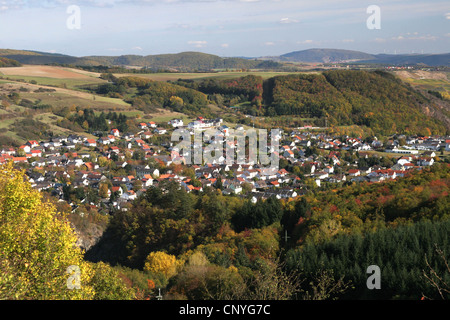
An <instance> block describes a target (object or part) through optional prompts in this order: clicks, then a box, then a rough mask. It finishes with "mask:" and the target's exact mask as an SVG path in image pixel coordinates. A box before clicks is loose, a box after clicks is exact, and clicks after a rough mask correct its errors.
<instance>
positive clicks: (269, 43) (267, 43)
mask: <svg viewBox="0 0 450 320" xmlns="http://www.w3.org/2000/svg"><path fill="white" fill-rule="evenodd" d="M264 45H265V46H274V45H275V42H272V41H268V42H265V43H264Z"/></svg>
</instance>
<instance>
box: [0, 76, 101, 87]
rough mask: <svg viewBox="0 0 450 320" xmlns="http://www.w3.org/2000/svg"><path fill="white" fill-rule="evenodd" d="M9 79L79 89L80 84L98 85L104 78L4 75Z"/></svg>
mask: <svg viewBox="0 0 450 320" xmlns="http://www.w3.org/2000/svg"><path fill="white" fill-rule="evenodd" d="M4 77H7V78H8V79H11V80H16V81H21V80H23V81H26V82H31V81H33V82H36V84H38V85H42V86H51V87H57V88H67V89H72V90H80V88H81V87H82V86H87V85H98V84H101V83H105V81H104V80H101V79H96V78H92V79H57V78H49V77H36V76H16V75H9V76H4Z"/></svg>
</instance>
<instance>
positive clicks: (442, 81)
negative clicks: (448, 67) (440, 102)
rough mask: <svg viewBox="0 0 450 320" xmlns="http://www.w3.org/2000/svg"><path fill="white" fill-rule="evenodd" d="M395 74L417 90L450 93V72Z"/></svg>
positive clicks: (406, 72) (407, 72) (418, 71)
mask: <svg viewBox="0 0 450 320" xmlns="http://www.w3.org/2000/svg"><path fill="white" fill-rule="evenodd" d="M395 74H396V75H397V76H398V77H400V78H401V79H402V80H404V81H405V82H407V83H409V84H411V85H412V86H413V87H415V88H417V89H423V90H435V91H440V92H447V93H450V81H449V75H450V74H449V73H448V72H439V71H435V72H431V71H421V70H417V71H397V72H395Z"/></svg>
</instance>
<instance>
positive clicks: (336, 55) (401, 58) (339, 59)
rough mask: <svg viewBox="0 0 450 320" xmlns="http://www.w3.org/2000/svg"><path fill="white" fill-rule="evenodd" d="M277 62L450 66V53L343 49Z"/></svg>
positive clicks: (306, 52)
mask: <svg viewBox="0 0 450 320" xmlns="http://www.w3.org/2000/svg"><path fill="white" fill-rule="evenodd" d="M275 59H276V60H280V61H287V62H308V63H351V62H359V63H373V64H394V65H398V64H401V65H405V64H407V65H421V64H422V65H427V66H450V53H443V54H368V53H364V52H361V51H352V50H341V49H308V50H302V51H294V52H290V53H287V54H283V55H281V56H279V57H278V58H275Z"/></svg>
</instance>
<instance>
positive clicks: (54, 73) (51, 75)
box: [0, 65, 105, 90]
mask: <svg viewBox="0 0 450 320" xmlns="http://www.w3.org/2000/svg"><path fill="white" fill-rule="evenodd" d="M0 76H3V77H4V78H8V79H10V80H17V81H26V82H31V81H33V82H34V83H35V84H38V85H44V86H52V87H60V88H68V89H72V90H79V89H80V88H81V87H82V86H86V85H92V84H100V83H104V82H105V81H104V80H102V79H100V78H99V76H100V74H98V73H93V72H88V71H83V70H78V69H71V68H63V67H56V66H39V65H33V66H22V67H13V68H0Z"/></svg>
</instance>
